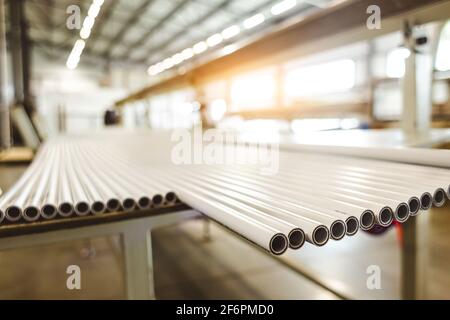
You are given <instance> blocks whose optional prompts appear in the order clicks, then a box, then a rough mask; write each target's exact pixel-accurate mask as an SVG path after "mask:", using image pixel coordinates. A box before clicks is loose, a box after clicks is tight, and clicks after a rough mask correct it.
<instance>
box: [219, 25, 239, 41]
mask: <svg viewBox="0 0 450 320" xmlns="http://www.w3.org/2000/svg"><path fill="white" fill-rule="evenodd" d="M239 32H241V28H239V26H237V25H234V26H231V27H228V28H226V29H225V30H223V31H222V37H223V38H224V39H230V38H233V37H234V36H237V35H238V34H239Z"/></svg>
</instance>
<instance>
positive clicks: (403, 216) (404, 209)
mask: <svg viewBox="0 0 450 320" xmlns="http://www.w3.org/2000/svg"><path fill="white" fill-rule="evenodd" d="M409 212H410V208H409V206H408V204H406V203H405V202H402V203H400V204H399V205H398V206H397V208H396V209H395V211H394V216H395V220H397V221H398V222H405V221H406V220H408V218H409Z"/></svg>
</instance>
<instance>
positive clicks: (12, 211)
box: [5, 206, 22, 221]
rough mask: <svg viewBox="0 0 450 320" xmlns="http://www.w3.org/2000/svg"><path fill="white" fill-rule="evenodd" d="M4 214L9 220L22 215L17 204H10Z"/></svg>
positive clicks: (16, 219) (15, 219) (17, 218)
mask: <svg viewBox="0 0 450 320" xmlns="http://www.w3.org/2000/svg"><path fill="white" fill-rule="evenodd" d="M5 216H6V219H8V220H9V221H18V220H20V218H21V217H22V210H21V209H20V208H19V207H17V206H10V207H8V208H7V209H6V211H5Z"/></svg>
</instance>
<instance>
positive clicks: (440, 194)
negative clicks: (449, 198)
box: [433, 188, 445, 207]
mask: <svg viewBox="0 0 450 320" xmlns="http://www.w3.org/2000/svg"><path fill="white" fill-rule="evenodd" d="M444 203H445V191H444V189H442V188H439V189H437V190H436V191H435V192H434V195H433V204H434V205H435V206H436V207H442V206H443V205H444Z"/></svg>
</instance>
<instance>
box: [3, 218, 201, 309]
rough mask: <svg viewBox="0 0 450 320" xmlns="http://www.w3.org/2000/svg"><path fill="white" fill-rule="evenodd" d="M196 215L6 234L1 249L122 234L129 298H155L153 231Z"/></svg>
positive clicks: (138, 219)
mask: <svg viewBox="0 0 450 320" xmlns="http://www.w3.org/2000/svg"><path fill="white" fill-rule="evenodd" d="M197 216H198V213H197V211H195V210H185V211H179V212H173V213H166V214H161V215H156V216H148V217H144V218H136V219H128V220H123V221H119V222H112V223H105V224H101V225H91V226H84V227H77V228H69V229H61V230H57V231H49V232H43V233H31V234H27V235H20V236H14V237H5V238H0V250H8V249H15V248H21V247H30V246H39V245H46V244H51V243H60V242H63V241H70V240H78V239H84V238H94V237H100V236H108V235H113V234H120V235H121V236H122V241H123V250H124V257H125V278H126V286H127V298H128V299H134V300H137V299H139V300H148V299H156V296H155V289H154V275H153V255H152V241H151V231H152V230H153V229H155V228H158V227H161V226H165V225H170V224H174V223H177V222H180V221H182V220H185V219H189V218H194V217H197Z"/></svg>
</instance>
